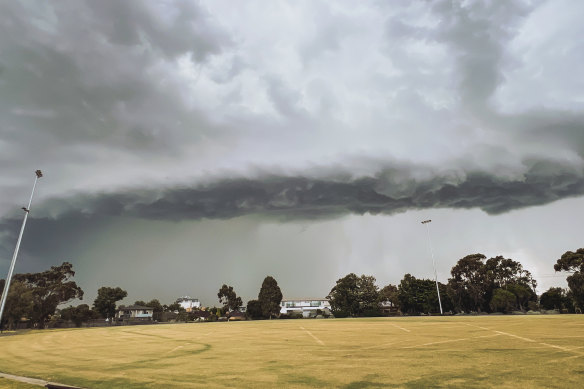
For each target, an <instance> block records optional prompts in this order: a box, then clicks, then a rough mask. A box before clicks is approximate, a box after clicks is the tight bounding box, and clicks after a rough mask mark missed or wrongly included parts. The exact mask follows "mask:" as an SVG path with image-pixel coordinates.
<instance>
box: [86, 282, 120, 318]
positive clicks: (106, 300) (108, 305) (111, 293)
mask: <svg viewBox="0 0 584 389" xmlns="http://www.w3.org/2000/svg"><path fill="white" fill-rule="evenodd" d="M127 295H128V292H126V291H125V290H123V289H122V288H120V287H119V286H118V287H115V288H112V287H109V286H102V287H101V288H99V289H98V290H97V297H96V298H95V301H94V302H93V306H94V308H95V310H96V311H97V312H99V313H100V314H101V316H102V317H105V318H106V319H108V320H109V319H110V318H113V317H114V316H115V314H116V302H117V301H120V300H122V299H123V298H125V297H126V296H127Z"/></svg>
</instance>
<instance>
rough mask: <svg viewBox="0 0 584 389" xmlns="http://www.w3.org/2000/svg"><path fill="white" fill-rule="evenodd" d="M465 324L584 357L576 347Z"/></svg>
mask: <svg viewBox="0 0 584 389" xmlns="http://www.w3.org/2000/svg"><path fill="white" fill-rule="evenodd" d="M465 324H466V325H467V326H471V327H477V328H481V329H484V330H487V331H492V332H495V333H497V334H501V335H505V336H510V337H512V338H517V339H521V340H523V341H525V342H529V343H537V344H540V345H542V346H545V347H549V348H555V349H558V350H562V351H565V352H569V353H572V354H577V355H575V356H573V357H570V358H577V357H582V356H584V354H582V353H579V352H576V351H574V350H575V348H567V347H562V346H558V345H555V344H550V343H544V342H538V341H536V340H533V339H529V338H524V337H522V336H518V335H515V334H510V333H508V332H503V331H497V330H492V329H490V328H485V327H479V326H475V325H472V324H468V323H465ZM577 348H580V347H577Z"/></svg>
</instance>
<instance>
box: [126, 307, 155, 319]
mask: <svg viewBox="0 0 584 389" xmlns="http://www.w3.org/2000/svg"><path fill="white" fill-rule="evenodd" d="M153 314H154V309H143V308H140V309H133V308H130V307H128V308H120V310H119V311H118V312H117V317H118V318H122V317H123V318H140V319H148V318H150V319H151V318H152V315H153Z"/></svg>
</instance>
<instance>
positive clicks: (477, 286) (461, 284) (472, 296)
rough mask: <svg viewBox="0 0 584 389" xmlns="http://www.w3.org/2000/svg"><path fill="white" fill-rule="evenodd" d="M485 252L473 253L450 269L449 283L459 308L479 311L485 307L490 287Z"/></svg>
mask: <svg viewBox="0 0 584 389" xmlns="http://www.w3.org/2000/svg"><path fill="white" fill-rule="evenodd" d="M485 258H486V257H485V256H484V255H483V254H471V255H467V256H466V257H464V258H461V259H459V260H458V262H457V263H456V265H455V266H454V267H453V268H452V270H451V271H450V274H451V275H452V278H450V279H449V280H448V284H449V285H450V287H451V288H452V291H453V296H454V300H455V301H454V302H455V306H456V307H457V309H459V310H462V311H467V312H468V311H478V312H480V311H481V310H482V309H484V304H485V296H486V294H487V293H486V291H487V288H488V285H487V279H486V274H485V271H484V262H483V261H484V260H485Z"/></svg>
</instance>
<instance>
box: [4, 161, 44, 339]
mask: <svg viewBox="0 0 584 389" xmlns="http://www.w3.org/2000/svg"><path fill="white" fill-rule="evenodd" d="M35 173H36V177H35V179H34V184H33V185H32V193H31V194H30V199H29V200H28V207H26V208H23V210H24V220H23V221H22V226H21V227H20V234H18V240H17V241H16V248H15V249H14V254H13V255H12V262H11V263H10V268H9V270H8V275H7V276H6V282H5V283H4V290H3V291H2V303H0V330H1V329H2V314H3V313H4V305H5V304H6V300H7V298H8V289H9V288H10V281H11V280H12V272H13V271H14V265H15V264H16V257H17V256H18V250H19V249H20V242H21V241H22V234H23V233H24V226H26V220H27V219H28V214H29V213H30V205H31V204H32V197H33V196H34V189H35V188H36V184H37V181H38V180H39V178H41V177H42V176H43V173H42V172H41V171H40V170H37V171H36V172H35Z"/></svg>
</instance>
